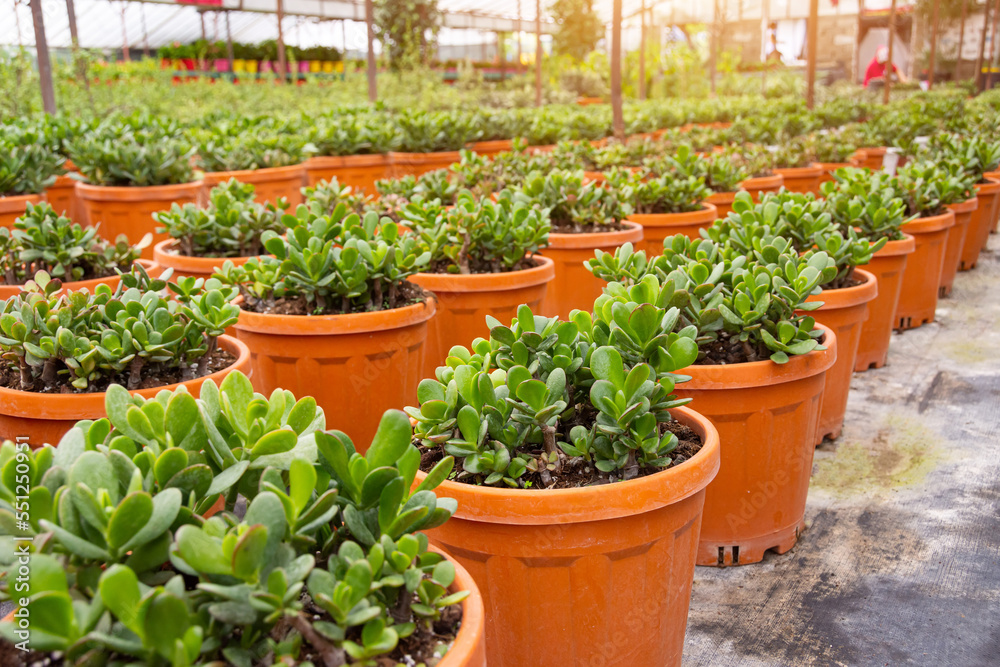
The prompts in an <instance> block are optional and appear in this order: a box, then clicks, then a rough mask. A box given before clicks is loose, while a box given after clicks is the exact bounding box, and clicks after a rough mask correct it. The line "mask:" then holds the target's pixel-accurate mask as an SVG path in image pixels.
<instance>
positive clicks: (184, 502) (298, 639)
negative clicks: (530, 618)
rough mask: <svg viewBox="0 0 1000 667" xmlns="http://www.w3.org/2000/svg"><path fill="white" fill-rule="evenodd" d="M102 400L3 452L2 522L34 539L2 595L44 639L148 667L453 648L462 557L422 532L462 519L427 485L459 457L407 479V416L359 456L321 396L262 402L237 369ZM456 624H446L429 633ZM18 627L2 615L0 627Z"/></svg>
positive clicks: (66, 651) (368, 660) (68, 651)
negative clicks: (22, 571) (54, 437)
mask: <svg viewBox="0 0 1000 667" xmlns="http://www.w3.org/2000/svg"><path fill="white" fill-rule="evenodd" d="M106 402H107V412H108V415H109V417H108V418H105V419H100V420H96V421H83V422H79V423H78V424H77V425H76V427H74V428H73V429H71V430H70V432H69V433H68V434H67V435H66V436H65V437H64V438H63V440H62V441H61V442H60V443H59V446H58V447H52V446H50V445H46V446H44V447H42V448H41V449H38V450H34V451H32V450H28V449H26V448H23V447H22V446H15V445H13V444H12V443H9V442H8V443H5V444H4V445H2V446H0V525H2V526H3V527H4V528H5V532H9V533H10V534H13V535H17V536H18V537H20V538H22V539H24V540H25V541H27V540H30V541H31V545H32V546H31V552H32V553H31V555H30V562H31V576H30V578H29V580H28V581H27V585H26V586H20V585H17V584H16V582H15V580H14V578H13V576H11V575H10V574H8V573H12V572H13V570H11V569H9V568H5V572H4V574H2V575H0V598H3V599H10V600H12V601H13V602H14V603H15V605H16V606H18V607H21V606H27V607H28V608H29V609H30V610H31V612H32V627H31V648H32V649H33V650H35V651H40V652H43V653H53V654H58V655H59V657H60V658H61V659H62V660H64V661H65V662H66V664H71V665H81V666H82V665H90V664H95V661H98V663H99V664H105V663H109V664H118V663H123V662H124V663H129V664H145V665H151V666H153V667H159V666H166V665H172V666H174V667H178V666H179V667H184V666H188V665H207V664H221V663H223V662H224V663H226V664H235V665H256V664H272V663H273V664H299V663H302V662H304V661H312V664H317V665H324V666H325V667H339V666H340V665H358V666H361V665H368V664H373V662H374V661H377V660H385V659H391V660H392V663H393V664H395V663H397V662H403V663H405V662H415V660H416V659H419V660H421V661H426V660H429V659H432V658H436V657H437V658H439V657H440V656H441V655H442V654H444V653H445V652H446V651H447V650H448V648H449V647H450V643H451V641H452V640H453V639H454V637H455V635H456V634H457V626H458V622H459V621H460V616H461V614H460V613H458V614H455V613H452V612H453V611H454V606H455V605H456V604H458V603H459V602H461V601H462V600H463V599H465V597H467V595H468V592H466V591H454V592H452V590H449V589H454V586H453V583H454V579H455V570H454V567H453V566H452V565H451V563H450V562H448V561H446V560H445V559H444V558H443V557H442V556H441V555H439V554H438V553H436V552H432V551H429V550H428V541H427V538H426V536H424V535H423V534H421V533H418V532H417V531H419V530H424V529H429V528H433V527H435V526H438V525H440V524H442V523H444V522H445V521H447V520H448V518H449V517H450V516H451V515H452V513H453V512H454V510H455V502H454V501H453V500H451V499H447V498H440V499H439V498H437V497H436V496H435V494H434V493H433V489H434V488H435V487H436V486H437V484H438V483H440V481H441V480H442V479H444V478H445V477H446V476H447V475H448V473H449V472H450V470H451V468H452V466H453V464H454V461H453V459H451V458H450V457H447V458H445V459H443V460H442V461H440V462H439V463H438V464H437V466H436V467H435V468H434V470H432V471H431V474H429V475H428V477H427V479H426V480H424V481H423V482H422V483H421V484H419V485H414V484H413V482H414V478H415V476H416V471H417V468H418V466H419V463H420V454H419V452H418V450H417V449H416V447H414V446H413V445H412V444H411V429H410V425H409V422H408V420H407V418H406V416H405V415H404V414H403V413H402V412H399V411H389V412H387V413H386V414H385V415H384V416H383V419H382V423H381V424H380V426H379V429H378V431H377V433H376V435H375V437H374V439H373V441H372V443H371V446H370V447H369V448H368V451H367V452H366V453H365V454H360V453H358V452H357V451H356V449H355V447H354V444H353V443H352V442H351V440H350V439H349V438H348V437H347V436H346V435H345V434H343V433H342V432H340V431H332V430H331V431H328V430H325V423H324V419H323V414H322V411H321V410H319V409H318V408H317V407H316V404H315V401H313V400H312V399H309V398H306V399H300V400H298V401H296V400H295V397H294V396H292V395H290V394H289V393H288V392H284V391H282V390H280V389H279V390H276V391H275V392H274V393H273V394H272V395H271V397H270V398H267V397H264V396H262V395H260V394H254V393H253V391H252V389H251V388H250V382H249V380H248V379H247V378H246V377H245V376H243V375H242V374H240V373H233V374H231V375H230V376H228V377H227V378H226V380H225V381H224V382H223V383H222V385H221V386H217V385H215V384H214V383H212V382H207V383H205V385H203V387H202V395H201V396H200V397H199V398H197V399H196V398H193V397H192V396H191V395H190V394H188V393H187V391H186V390H185V389H184V388H183V387H182V388H179V389H177V390H176V391H173V392H166V391H164V392H161V393H160V394H159V395H158V396H157V397H156V398H155V399H148V400H146V399H142V398H138V397H132V396H130V395H129V394H128V392H127V391H125V390H124V389H122V388H121V387H118V386H117V385H116V386H115V388H113V389H112V390H109V392H108V394H107V397H106ZM22 488H24V492H23V495H25V496H26V497H27V498H28V499H29V500H28V502H29V504H30V508H31V511H30V518H28V517H27V515H28V514H29V513H26V512H24V511H23V507H24V504H23V503H22V502H21V501H20V500H19V497H18V496H19V495H22V491H21V489H22ZM237 504H240V505H241V506H245V509H240V510H239V511H238V513H237ZM244 504H245V505H244ZM7 564H9V563H5V565H7ZM446 617H447V619H448V620H446V621H445V623H444V625H445V626H446V627H448V628H450V635H449V634H448V633H447V632H446V633H444V634H443V635H441V634H438V633H436V632H435V630H438V629H439V627H440V624H441V622H442V621H443V620H445V618H446ZM432 628H433V630H432ZM18 634H19V633H18V627H17V625H16V623H13V622H6V623H0V637H3V638H4V639H6V640H8V641H11V642H18V641H21V639H20V638H19V636H18ZM404 640H406V641H407V644H406V645H405V646H403V645H402V644H401V641H404ZM414 645H416V646H418V647H421V652H420V653H417V652H416V651H415V650H414V649H413V646H414Z"/></svg>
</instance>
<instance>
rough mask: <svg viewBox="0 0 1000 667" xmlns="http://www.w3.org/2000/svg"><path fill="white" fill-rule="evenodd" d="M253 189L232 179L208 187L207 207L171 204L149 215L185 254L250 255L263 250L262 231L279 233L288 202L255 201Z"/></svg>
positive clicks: (198, 255) (247, 184)
mask: <svg viewBox="0 0 1000 667" xmlns="http://www.w3.org/2000/svg"><path fill="white" fill-rule="evenodd" d="M255 190H256V188H254V186H253V185H252V184H250V183H240V182H239V181H237V180H236V179H235V178H231V179H229V181H227V182H225V183H220V184H219V185H217V186H215V187H214V188H212V190H211V192H209V195H208V206H206V207H204V208H201V207H199V206H197V205H196V204H184V205H183V206H178V205H177V204H172V205H171V207H170V210H169V211H159V212H157V213H154V214H153V219H154V220H156V222H158V223H160V224H161V225H163V226H162V227H160V228H158V230H157V231H159V232H160V233H166V234H167V235H168V236H170V237H171V238H172V239H174V247H175V248H176V249H177V251H178V252H179V253H180V254H181V255H185V256H187V257H252V256H254V255H259V254H260V253H261V251H262V250H263V244H262V243H261V236H262V235H263V234H264V232H266V231H273V232H277V233H281V232H283V231H284V229H285V227H284V225H283V224H282V222H281V218H282V215H283V214H284V212H285V210H286V209H287V208H288V202H287V201H285V200H284V199H281V200H279V201H278V202H277V204H276V205H275V204H272V203H270V202H269V203H267V204H259V203H257V202H256V201H254V192H255Z"/></svg>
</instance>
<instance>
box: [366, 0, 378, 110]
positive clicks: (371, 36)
mask: <svg viewBox="0 0 1000 667" xmlns="http://www.w3.org/2000/svg"><path fill="white" fill-rule="evenodd" d="M365 24H366V25H367V27H368V101H369V102H374V101H375V100H376V99H378V90H377V89H376V88H375V6H374V3H373V2H372V0H365Z"/></svg>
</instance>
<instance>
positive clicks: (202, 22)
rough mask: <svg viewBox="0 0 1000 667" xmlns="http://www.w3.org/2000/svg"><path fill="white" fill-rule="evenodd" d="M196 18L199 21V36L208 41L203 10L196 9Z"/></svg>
mask: <svg viewBox="0 0 1000 667" xmlns="http://www.w3.org/2000/svg"><path fill="white" fill-rule="evenodd" d="M198 19H199V20H200V21H201V38H202V39H203V40H205V41H206V42H207V41H208V32H206V31H205V12H203V11H201V10H200V9H199V10H198Z"/></svg>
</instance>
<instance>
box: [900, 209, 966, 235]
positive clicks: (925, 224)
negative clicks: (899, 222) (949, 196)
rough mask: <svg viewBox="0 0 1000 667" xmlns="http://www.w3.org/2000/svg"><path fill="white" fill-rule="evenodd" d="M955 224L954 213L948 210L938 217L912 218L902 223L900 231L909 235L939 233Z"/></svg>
mask: <svg viewBox="0 0 1000 667" xmlns="http://www.w3.org/2000/svg"><path fill="white" fill-rule="evenodd" d="M954 224H955V212H954V211H951V210H948V211H945V212H944V213H940V214H938V215H931V216H928V217H926V218H914V219H913V220H911V221H909V222H906V223H903V226H902V229H904V230H906V231H907V232H910V233H911V234H930V233H931V232H939V231H941V230H944V229H948V228H949V227H952V226H954Z"/></svg>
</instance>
